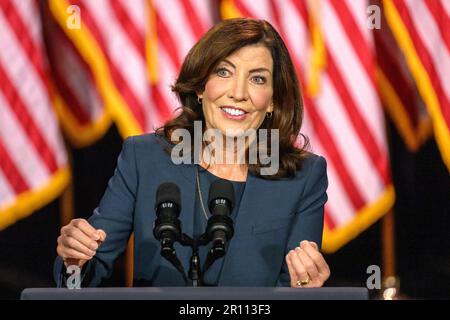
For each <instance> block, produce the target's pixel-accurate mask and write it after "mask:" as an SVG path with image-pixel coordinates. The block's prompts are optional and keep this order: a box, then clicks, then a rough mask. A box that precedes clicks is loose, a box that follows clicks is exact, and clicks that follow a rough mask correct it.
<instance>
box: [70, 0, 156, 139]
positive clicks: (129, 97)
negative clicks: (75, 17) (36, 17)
mask: <svg viewBox="0 0 450 320" xmlns="http://www.w3.org/2000/svg"><path fill="white" fill-rule="evenodd" d="M72 2H74V3H76V4H77V5H78V6H80V9H81V11H82V12H83V14H82V17H83V22H84V23H85V24H86V26H87V27H88V28H89V31H90V32H91V33H92V35H93V36H94V38H95V40H96V41H97V43H98V44H99V45H100V48H101V49H102V52H103V53H104V55H105V57H106V58H107V60H108V65H109V69H110V73H111V77H112V78H113V81H114V83H115V85H116V87H117V88H118V90H119V91H120V93H121V95H122V97H123V98H124V100H125V102H126V103H127V105H128V107H129V109H130V111H131V112H132V114H133V116H134V117H135V119H136V121H137V122H138V123H139V125H140V127H141V128H140V129H141V130H142V131H144V130H145V129H146V122H147V121H146V117H145V114H144V111H143V107H142V106H141V105H140V103H139V100H138V99H137V98H136V96H135V95H134V93H133V91H132V90H131V89H130V87H129V85H128V83H127V82H126V81H125V80H124V79H123V77H122V75H121V73H120V71H119V69H118V68H117V66H116V65H115V64H114V63H113V62H112V61H111V59H110V56H109V54H108V50H107V48H108V47H107V46H106V44H105V41H104V39H103V38H102V36H101V33H100V30H99V28H98V26H97V23H96V22H95V21H94V19H93V18H92V16H91V14H90V12H89V10H88V9H87V8H86V7H85V6H84V4H83V3H82V2H81V1H79V0H77V1H72Z"/></svg>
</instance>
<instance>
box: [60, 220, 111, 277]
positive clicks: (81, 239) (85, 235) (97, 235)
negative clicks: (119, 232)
mask: <svg viewBox="0 0 450 320" xmlns="http://www.w3.org/2000/svg"><path fill="white" fill-rule="evenodd" d="M105 239H106V233H105V231H103V230H101V229H98V230H96V229H94V228H93V227H92V226H91V225H90V224H89V223H88V222H87V221H86V220H84V219H73V220H72V221H70V223H69V224H68V225H66V226H64V227H62V228H61V235H60V236H59V237H58V247H57V248H56V252H57V253H58V255H59V256H60V257H61V258H62V259H63V260H64V264H65V265H66V268H67V267H68V266H69V265H77V266H78V267H80V268H81V267H83V265H84V264H85V263H86V262H87V261H88V260H90V259H92V257H93V256H95V253H96V252H97V249H98V247H99V246H100V245H101V244H102V242H103V241H105Z"/></svg>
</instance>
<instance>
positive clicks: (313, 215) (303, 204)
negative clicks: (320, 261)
mask: <svg viewBox="0 0 450 320" xmlns="http://www.w3.org/2000/svg"><path fill="white" fill-rule="evenodd" d="M327 187H328V178H327V163H326V160H325V158H323V157H320V156H319V157H317V158H316V159H315V161H314V163H313V165H312V168H311V170H310V173H309V177H308V179H307V182H306V185H305V189H304V191H303V196H302V198H301V201H300V203H299V208H298V210H297V213H296V217H295V220H294V224H293V226H292V228H291V230H290V234H289V237H288V242H287V246H286V250H285V256H286V254H288V252H289V251H290V250H292V249H294V248H295V247H297V246H299V245H300V242H301V241H303V240H309V241H313V242H315V243H317V245H318V247H319V248H321V247H322V234H323V224H324V205H325V203H326V202H327V199H328V197H327V193H326V191H327ZM277 286H290V276H289V270H288V267H287V264H286V260H284V261H283V265H282V268H281V272H280V276H279V278H278V281H277Z"/></svg>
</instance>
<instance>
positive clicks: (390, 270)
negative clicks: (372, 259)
mask: <svg viewBox="0 0 450 320" xmlns="http://www.w3.org/2000/svg"><path fill="white" fill-rule="evenodd" d="M381 228H382V229H381V230H382V231H381V232H382V257H383V260H382V261H383V262H382V263H383V265H382V267H383V268H382V270H383V278H384V279H387V278H388V277H395V275H396V273H395V267H396V266H395V238H394V228H395V223H394V211H393V210H392V209H391V210H389V211H388V213H387V214H386V215H385V216H384V217H383V218H382V220H381Z"/></svg>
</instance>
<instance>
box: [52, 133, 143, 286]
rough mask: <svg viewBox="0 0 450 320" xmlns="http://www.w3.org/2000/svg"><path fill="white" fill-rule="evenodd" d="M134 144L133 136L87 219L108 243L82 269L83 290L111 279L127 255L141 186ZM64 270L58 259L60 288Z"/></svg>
mask: <svg viewBox="0 0 450 320" xmlns="http://www.w3.org/2000/svg"><path fill="white" fill-rule="evenodd" d="M133 141H134V140H133V137H130V138H128V139H127V140H125V142H124V144H123V147H122V151H121V153H120V155H119V157H118V160H117V167H116V169H115V172H114V175H113V177H112V178H111V179H110V180H109V182H108V186H107V189H106V191H105V194H104V195H103V197H102V199H101V201H100V204H99V206H98V207H97V208H96V209H95V210H94V212H93V214H92V216H91V217H90V218H89V219H88V221H89V223H90V224H91V225H92V226H93V227H94V228H96V229H103V230H104V231H105V232H106V240H105V242H104V243H102V245H101V246H100V247H99V248H98V250H97V253H96V255H95V256H94V257H93V258H92V260H90V261H88V262H87V263H86V264H85V266H84V267H83V270H82V273H81V278H82V286H83V287H93V286H98V285H100V284H101V282H102V280H104V279H106V278H109V277H110V276H111V274H112V271H113V266H114V262H115V260H116V259H117V257H118V256H120V255H121V254H122V253H123V252H124V250H125V248H126V246H127V243H128V239H129V237H130V235H131V232H132V230H133V214H134V208H135V199H136V192H137V187H138V183H139V181H138V174H137V166H136V157H135V148H134V142H133ZM64 270H65V268H64V264H63V263H62V259H61V258H59V257H58V258H57V259H56V261H55V265H54V278H55V281H56V284H57V286H58V287H62V286H65V275H64Z"/></svg>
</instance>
